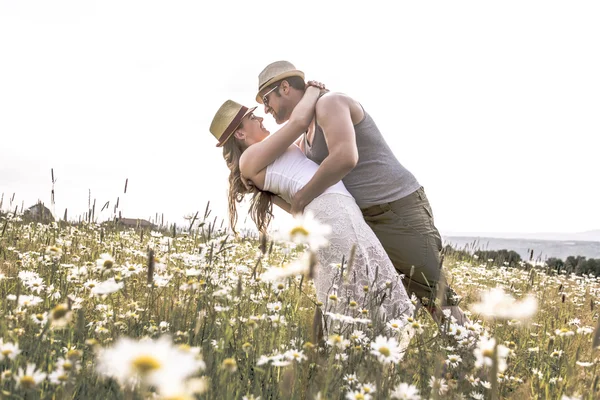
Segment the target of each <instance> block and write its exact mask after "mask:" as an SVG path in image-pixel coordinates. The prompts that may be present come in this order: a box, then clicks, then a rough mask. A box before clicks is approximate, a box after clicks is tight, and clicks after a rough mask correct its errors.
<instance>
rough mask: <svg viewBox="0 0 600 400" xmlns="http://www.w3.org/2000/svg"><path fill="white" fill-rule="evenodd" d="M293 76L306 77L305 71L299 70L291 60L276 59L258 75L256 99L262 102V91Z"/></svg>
mask: <svg viewBox="0 0 600 400" xmlns="http://www.w3.org/2000/svg"><path fill="white" fill-rule="evenodd" d="M292 76H299V77H300V78H302V79H304V72H302V71H300V70H297V69H296V67H294V64H292V63H291V62H289V61H275V62H274V63H271V64H269V65H267V66H266V67H265V69H263V70H262V71H261V73H260V74H259V75H258V93H257V94H256V101H258V103H259V104H262V103H263V101H262V96H261V92H263V91H264V90H265V89H266V88H268V87H269V86H270V85H272V84H273V83H275V82H277V81H280V80H282V79H285V78H289V77H292Z"/></svg>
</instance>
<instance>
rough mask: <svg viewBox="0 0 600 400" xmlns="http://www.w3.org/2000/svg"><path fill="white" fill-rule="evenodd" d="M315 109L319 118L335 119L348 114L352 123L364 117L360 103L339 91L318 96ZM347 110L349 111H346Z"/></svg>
mask: <svg viewBox="0 0 600 400" xmlns="http://www.w3.org/2000/svg"><path fill="white" fill-rule="evenodd" d="M315 111H316V113H317V115H318V117H319V120H323V119H325V120H328V119H329V120H331V121H334V120H336V119H337V118H338V117H339V116H341V115H349V116H350V117H351V118H352V122H353V123H357V122H358V121H361V120H362V119H363V118H364V110H363V108H362V106H361V104H360V103H359V102H358V101H357V100H356V99H354V98H352V97H350V96H348V95H347V94H345V93H341V92H328V93H325V94H324V95H323V96H321V97H320V98H319V100H318V101H317V105H316V108H315ZM348 111H349V113H347V112H348Z"/></svg>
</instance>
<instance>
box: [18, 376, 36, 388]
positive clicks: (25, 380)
mask: <svg viewBox="0 0 600 400" xmlns="http://www.w3.org/2000/svg"><path fill="white" fill-rule="evenodd" d="M20 383H21V385H22V386H23V387H25V388H28V389H31V388H33V387H34V386H35V379H33V376H30V375H25V376H24V377H22V378H21V380H20Z"/></svg>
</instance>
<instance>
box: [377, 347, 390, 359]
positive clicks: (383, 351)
mask: <svg viewBox="0 0 600 400" xmlns="http://www.w3.org/2000/svg"><path fill="white" fill-rule="evenodd" d="M379 352H380V353H381V354H383V355H384V356H386V357H389V356H390V354H392V352H391V351H390V349H388V348H387V347H385V346H382V347H380V348H379Z"/></svg>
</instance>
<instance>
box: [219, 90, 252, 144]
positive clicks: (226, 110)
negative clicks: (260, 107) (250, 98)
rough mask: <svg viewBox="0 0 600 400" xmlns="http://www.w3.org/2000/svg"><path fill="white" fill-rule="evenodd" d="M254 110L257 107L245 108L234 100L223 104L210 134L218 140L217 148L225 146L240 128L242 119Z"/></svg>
mask: <svg viewBox="0 0 600 400" xmlns="http://www.w3.org/2000/svg"><path fill="white" fill-rule="evenodd" d="M254 110H256V107H252V108H248V107H244V106H243V105H241V104H239V103H236V102H235V101H233V100H227V101H226V102H225V103H223V105H221V107H220V108H219V110H218V111H217V113H216V114H215V116H214V117H213V120H212V123H211V124H210V133H212V134H213V136H214V137H216V138H217V140H218V143H217V147H221V146H223V145H224V144H225V142H226V141H227V139H229V138H230V137H231V135H233V132H235V130H236V129H237V128H238V126H240V124H241V123H242V119H243V118H244V117H245V116H246V115H248V114H250V113H251V112H252V111H254Z"/></svg>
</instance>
